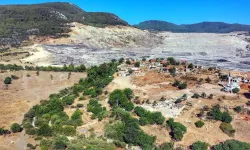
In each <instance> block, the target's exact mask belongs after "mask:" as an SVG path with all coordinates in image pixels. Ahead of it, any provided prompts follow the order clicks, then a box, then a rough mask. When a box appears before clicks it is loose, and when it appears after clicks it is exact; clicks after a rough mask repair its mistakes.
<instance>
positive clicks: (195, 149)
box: [190, 141, 208, 150]
mask: <svg viewBox="0 0 250 150" xmlns="http://www.w3.org/2000/svg"><path fill="white" fill-rule="evenodd" d="M190 148H191V149H192V150H207V149H208V144H207V143H205V142H201V141H198V142H195V143H193V144H192V145H191V146H190Z"/></svg>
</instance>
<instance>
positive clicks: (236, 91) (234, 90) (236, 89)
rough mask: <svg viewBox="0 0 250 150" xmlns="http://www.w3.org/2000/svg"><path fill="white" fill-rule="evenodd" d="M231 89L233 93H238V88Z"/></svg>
mask: <svg viewBox="0 0 250 150" xmlns="http://www.w3.org/2000/svg"><path fill="white" fill-rule="evenodd" d="M232 91H233V93H239V92H240V89H239V88H234V89H233V90H232Z"/></svg>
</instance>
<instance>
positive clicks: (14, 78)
mask: <svg viewBox="0 0 250 150" xmlns="http://www.w3.org/2000/svg"><path fill="white" fill-rule="evenodd" d="M10 77H11V79H13V80H17V79H19V77H18V76H16V75H11V76H10Z"/></svg>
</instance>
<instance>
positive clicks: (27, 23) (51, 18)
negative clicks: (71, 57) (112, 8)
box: [0, 2, 129, 46]
mask: <svg viewBox="0 0 250 150" xmlns="http://www.w3.org/2000/svg"><path fill="white" fill-rule="evenodd" d="M0 16H1V17H0V46H5V45H11V46H19V45H20V44H21V43H22V41H24V40H27V39H28V37H29V36H30V35H37V36H55V37H57V38H58V37H62V36H67V33H69V32H70V25H69V23H72V22H79V23H82V24H85V25H91V26H96V27H105V26H109V25H123V26H129V24H128V23H127V22H126V21H124V20H122V19H121V18H119V17H118V16H116V15H114V14H112V13H105V12H86V11H84V10H82V9H81V8H80V7H78V6H76V5H74V4H71V3H62V2H53V3H41V4H30V5H0Z"/></svg>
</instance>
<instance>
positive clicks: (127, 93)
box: [123, 88, 134, 100]
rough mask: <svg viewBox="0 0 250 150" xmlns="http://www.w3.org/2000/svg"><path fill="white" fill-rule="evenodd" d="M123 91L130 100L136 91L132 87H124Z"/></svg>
mask: <svg viewBox="0 0 250 150" xmlns="http://www.w3.org/2000/svg"><path fill="white" fill-rule="evenodd" d="M123 92H124V94H125V95H126V97H127V98H128V99H129V100H131V99H132V98H133V97H134V93H133V91H132V90H131V89H130V88H126V89H124V90H123Z"/></svg>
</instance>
